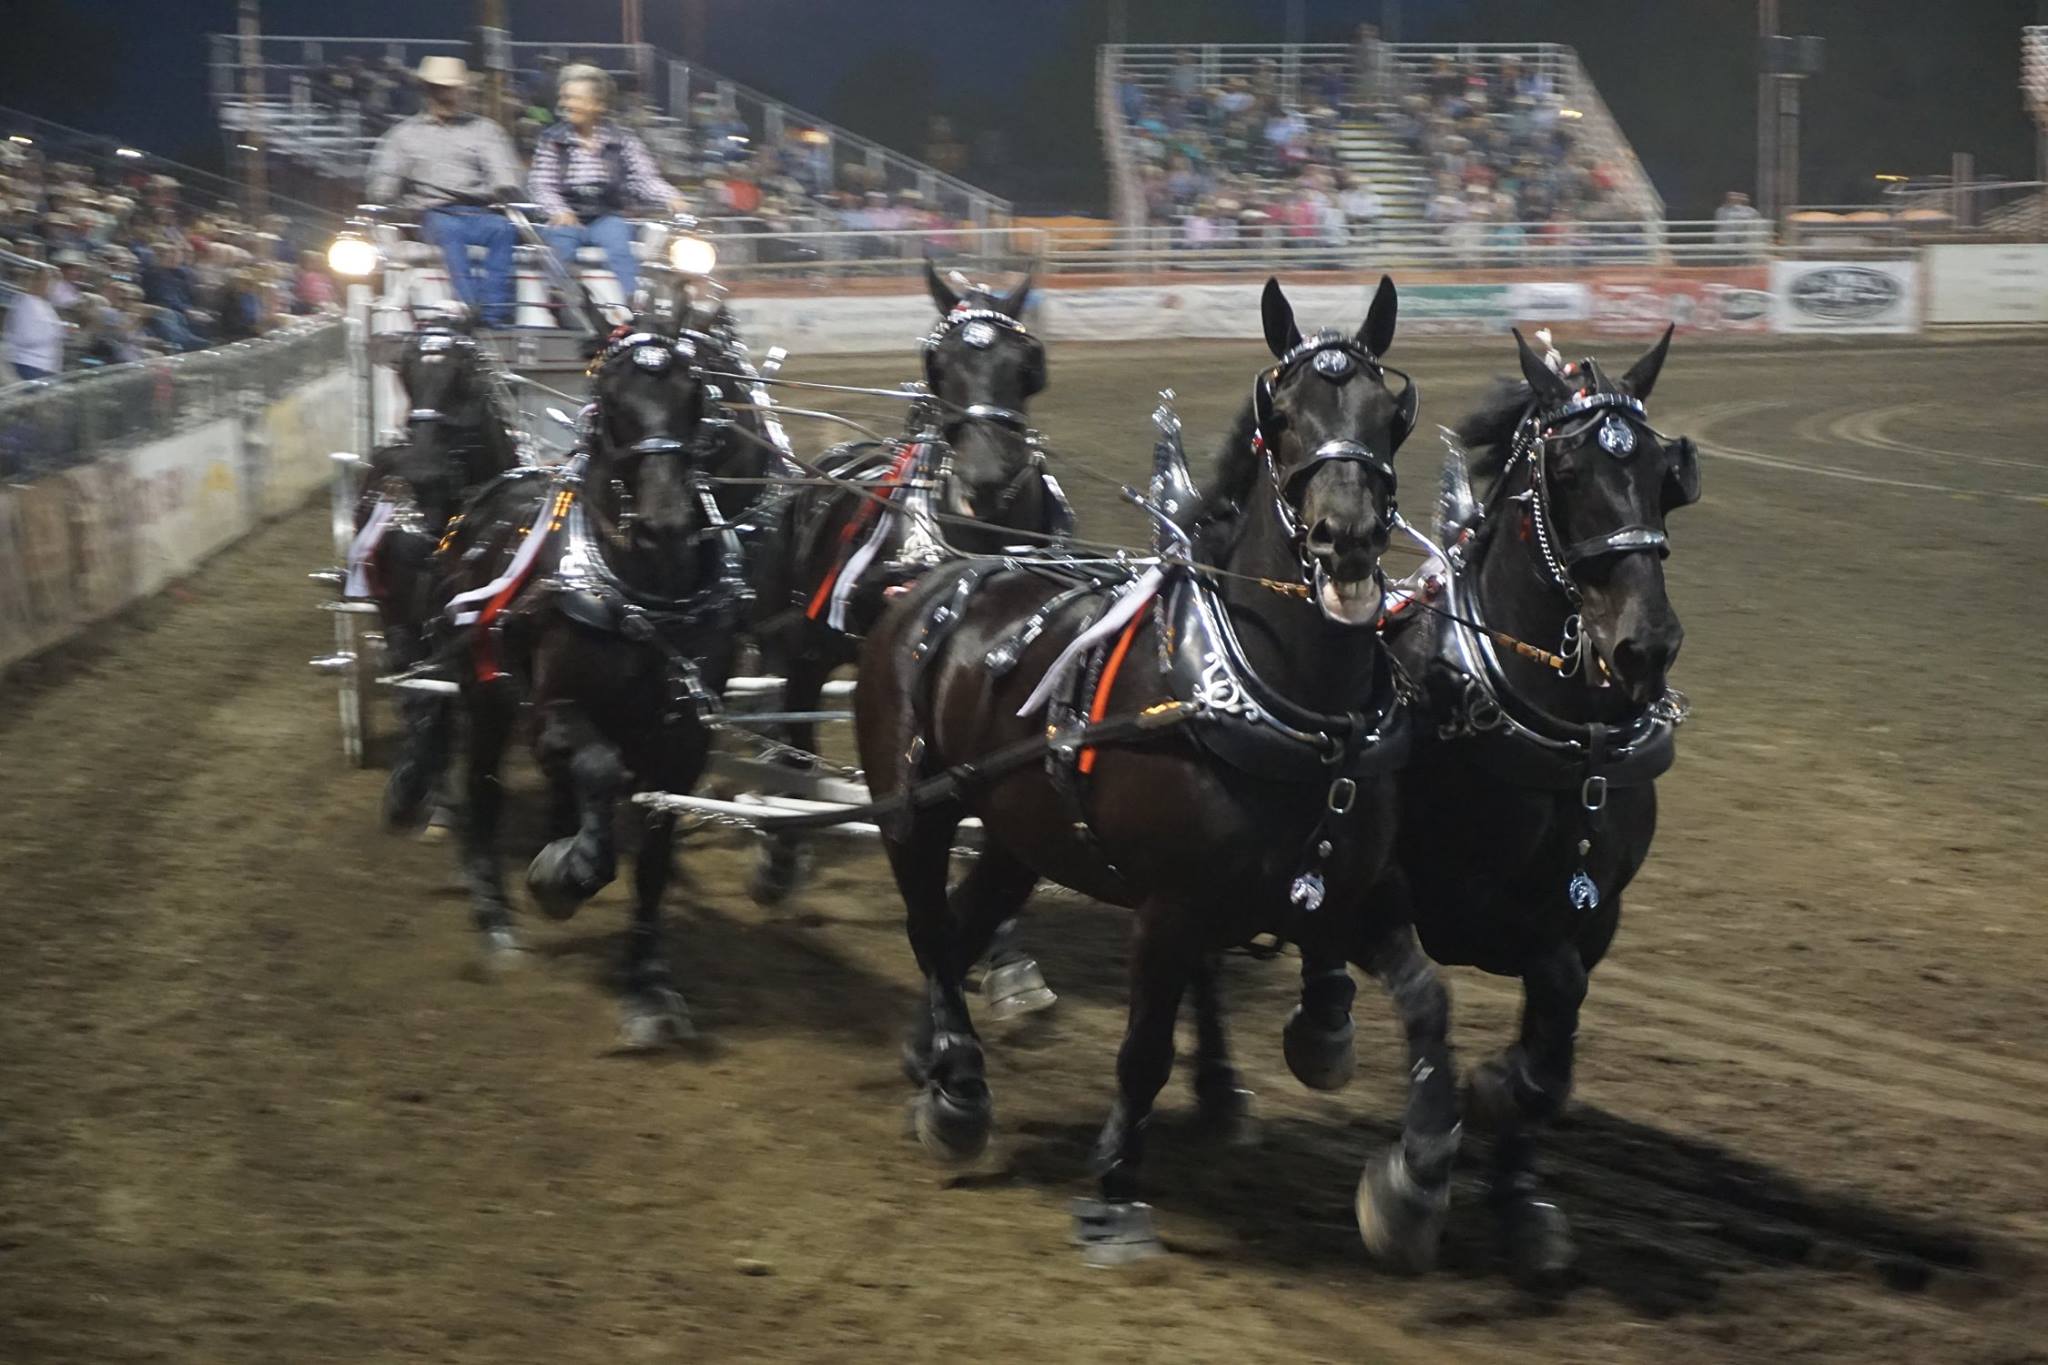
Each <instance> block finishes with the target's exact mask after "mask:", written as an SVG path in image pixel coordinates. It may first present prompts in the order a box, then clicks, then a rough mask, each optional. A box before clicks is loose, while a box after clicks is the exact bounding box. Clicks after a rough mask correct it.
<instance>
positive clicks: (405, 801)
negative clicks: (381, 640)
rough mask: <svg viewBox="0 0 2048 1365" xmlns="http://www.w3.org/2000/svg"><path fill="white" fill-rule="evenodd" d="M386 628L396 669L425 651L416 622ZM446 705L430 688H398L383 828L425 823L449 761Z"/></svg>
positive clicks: (409, 664) (401, 669)
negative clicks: (396, 741) (395, 746)
mask: <svg viewBox="0 0 2048 1365" xmlns="http://www.w3.org/2000/svg"><path fill="white" fill-rule="evenodd" d="M385 633H386V637H387V638H388V639H389V640H390V642H391V662H392V664H393V666H394V670H395V671H397V672H404V671H406V670H407V669H410V668H411V667H412V666H413V665H415V664H416V663H418V662H419V660H420V659H421V658H422V657H423V656H424V654H425V645H424V644H423V643H422V641H421V639H420V633H419V630H418V628H417V627H414V626H391V627H388V628H387V630H386V632H385ZM451 709H452V708H451V707H450V706H449V704H448V700H447V698H445V697H440V696H436V695H435V694H434V693H431V692H414V691H409V690H401V691H400V692H399V694H398V719H399V725H400V736H401V737H400V742H399V750H398V757H397V759H396V761H394V762H393V763H392V765H391V773H390V776H388V777H387V778H386V779H385V781H384V828H386V829H388V830H390V831H392V832H393V833H411V832H413V831H416V830H419V829H421V828H422V827H423V826H424V825H425V823H426V816H427V814H428V810H427V803H428V801H429V800H430V799H431V798H432V797H433V796H434V795H435V788H436V786H437V784H438V783H439V782H440V780H441V776H442V772H443V770H444V769H446V767H447V766H448V731H449V726H450V720H451V718H450V712H451Z"/></svg>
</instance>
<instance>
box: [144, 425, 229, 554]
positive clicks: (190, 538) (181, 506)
mask: <svg viewBox="0 0 2048 1365" xmlns="http://www.w3.org/2000/svg"><path fill="white" fill-rule="evenodd" d="M241 440H242V433H241V429H240V424H239V423H237V422H236V421H235V420H234V419H233V418H218V419H216V420H214V421H211V422H205V423H202V424H201V425H199V426H196V427H193V428H192V429H191V430H189V431H181V432H179V433H178V434H177V435H175V436H170V437H166V438H164V439H163V440H159V441H151V442H149V443H148V444H147V445H142V446H138V447H136V448H135V449H134V450H131V451H129V452H128V455H127V460H128V472H129V476H130V478H131V479H132V480H133V487H134V490H135V493H134V496H135V502H134V527H135V541H136V547H137V551H138V554H137V560H138V573H137V575H136V579H137V581H136V587H137V589H138V591H139V592H142V593H152V592H155V591H156V590H157V589H158V588H161V587H162V586H163V585H164V584H165V583H167V582H169V581H170V580H171V579H173V578H177V577H179V576H181V575H183V574H184V573H186V572H187V571H188V570H190V569H191V568H192V566H193V565H195V564H197V563H199V561H200V560H202V559H205V558H206V557H207V556H208V555H210V554H212V553H213V552H214V551H216V550H218V549H220V548H221V547H222V546H224V545H226V544H228V543H229V542H230V541H232V540H234V539H235V538H236V537H237V536H239V535H241V534H242V533H243V532H244V531H246V530H248V529H249V522H248V519H247V517H246V516H245V515H244V509H243V507H242V499H241V490H240V486H239V484H238V483H237V481H236V478H235V470H236V466H237V464H238V463H239V462H240V459H241Z"/></svg>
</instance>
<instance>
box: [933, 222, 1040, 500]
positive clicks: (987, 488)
mask: <svg viewBox="0 0 2048 1365" xmlns="http://www.w3.org/2000/svg"><path fill="white" fill-rule="evenodd" d="M924 272H925V283H926V284H927V285H928V286H929V287H930V289H931V295H932V302H933V303H935V304H937V305H938V308H939V315H940V316H939V322H938V325H937V326H935V327H933V328H932V330H931V332H930V334H929V335H927V336H926V337H925V340H924V377H925V384H926V386H927V387H928V388H929V389H930V390H931V391H932V393H933V395H934V396H936V397H937V398H938V399H939V401H940V402H941V403H943V404H944V405H945V408H946V415H945V418H944V420H943V421H942V422H941V424H940V429H941V431H942V432H943V433H944V435H945V437H946V441H947V443H948V444H949V445H950V446H951V447H952V449H953V461H954V466H953V467H954V473H955V476H956V477H957V478H958V480H959V488H958V491H957V494H956V502H955V506H954V508H953V509H952V510H954V511H956V512H959V513H961V514H963V515H968V516H974V517H977V518H980V519H982V520H985V521H993V522H1005V521H1006V517H1005V513H1006V512H1007V510H1008V508H1009V506H1010V505H1011V504H1012V503H1013V502H1015V501H1016V499H1017V492H1018V489H1019V488H1020V486H1021V481H1022V480H1023V479H1025V478H1026V477H1028V467H1029V465H1030V463H1031V454H1032V450H1031V446H1030V443H1029V442H1028V441H1027V440H1026V439H1025V437H1026V435H1027V432H1028V430H1029V423H1028V420H1027V419H1026V417H1025V405H1026V404H1027V403H1029V402H1030V401H1031V397H1032V395H1034V394H1036V393H1037V392H1038V391H1039V390H1041V389H1043V388H1044V387H1045V378H1046V375H1045V346H1044V344H1043V343H1041V342H1040V341H1039V340H1038V338H1037V337H1035V336H1033V335H1032V334H1031V332H1030V330H1029V329H1028V328H1027V327H1025V325H1024V323H1023V321H1022V319H1023V316H1024V309H1025V307H1026V306H1027V305H1028V304H1029V303H1030V300H1031V274H1030V272H1029V271H1027V272H1025V275H1024V278H1023V279H1022V280H1020V281H1019V282H1018V283H1017V284H1016V285H1015V286H1013V287H1012V288H1011V289H1010V290H1009V291H1008V292H1007V293H1004V294H1000V295H998V294H994V293H991V292H989V291H987V290H983V289H972V288H971V289H969V290H968V291H967V292H966V294H964V295H963V294H961V293H959V292H957V291H955V290H954V289H953V287H952V286H951V285H949V284H947V283H946V281H945V280H944V279H942V278H941V277H940V275H939V272H938V270H937V268H936V267H934V266H933V265H932V263H931V262H930V261H929V260H927V261H926V262H925V266H924Z"/></svg>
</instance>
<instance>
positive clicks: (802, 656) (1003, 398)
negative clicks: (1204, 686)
mask: <svg viewBox="0 0 2048 1365" xmlns="http://www.w3.org/2000/svg"><path fill="white" fill-rule="evenodd" d="M925 283H926V285H927V287H928V288H929V289H930V291H931V296H932V302H933V303H935V304H937V305H938V309H939V314H940V317H939V322H938V324H937V325H936V326H935V327H933V329H932V331H931V332H930V334H929V335H927V336H926V337H925V340H924V379H925V384H926V386H927V387H928V388H929V389H930V391H931V394H932V396H933V398H934V399H935V400H936V402H935V403H934V404H930V405H919V406H918V407H917V408H915V409H913V411H912V413H911V415H910V431H909V433H908V434H909V437H910V441H909V444H908V445H907V446H906V447H905V448H904V451H903V454H902V455H901V456H900V457H896V458H893V459H892V458H891V452H890V450H889V448H887V447H882V446H876V445H872V444H867V443H859V444H853V445H846V446H840V447H837V448H835V449H834V450H832V451H828V452H826V454H825V455H823V456H821V457H820V458H819V461H818V463H819V464H820V465H821V466H822V467H824V468H826V469H828V470H830V471H831V472H833V473H835V474H838V475H841V476H844V477H849V478H853V479H857V480H860V481H861V482H862V483H864V484H866V485H867V486H868V487H869V489H870V491H871V492H872V491H874V490H875V489H879V488H887V487H890V486H891V485H894V484H899V483H908V482H911V481H915V480H919V479H925V480H932V481H934V482H935V483H936V485H937V486H936V487H935V488H933V489H932V491H931V494H930V499H929V505H930V506H931V507H932V510H934V511H936V512H938V513H940V514H943V515H948V516H953V517H958V518H971V519H973V520H974V521H976V522H980V523H983V524H985V525H986V526H988V527H989V528H990V529H989V530H988V531H981V530H979V529H978V528H977V527H974V526H969V525H965V524H963V523H962V522H957V521H956V522H953V523H950V524H948V525H947V526H946V527H945V536H946V539H947V540H948V541H949V542H950V543H951V544H953V545H955V546H957V547H959V548H961V549H964V550H967V551H968V552H969V553H988V552H993V551H995V550H997V549H999V548H1001V547H1002V546H1003V545H1004V544H1006V543H1009V542H1008V541H1006V540H1005V537H1004V535H1003V532H1004V531H1008V530H1023V531H1027V532H1031V533H1033V534H1036V535H1060V534H1064V533H1066V532H1069V531H1071V529H1072V526H1073V516H1072V512H1071V510H1070V509H1069V508H1068V506H1067V504H1066V500H1065V497H1064V495H1063V494H1062V493H1061V492H1060V490H1059V486H1058V484H1057V483H1056V482H1054V481H1053V480H1052V478H1051V477H1050V475H1049V474H1048V473H1047V471H1046V467H1045V456H1044V454H1043V452H1042V451H1041V450H1040V449H1039V447H1038V443H1037V440H1036V438H1035V436H1034V434H1033V433H1032V431H1031V428H1030V423H1029V419H1028V418H1027V417H1026V414H1025V408H1026V406H1027V405H1028V404H1029V402H1030V401H1031V398H1032V396H1033V395H1035V394H1037V393H1038V392H1039V391H1040V390H1042V389H1044V388H1045V384H1046V364H1045V347H1044V344H1043V343H1041V342H1040V341H1039V340H1038V338H1037V337H1035V336H1033V335H1032V334H1031V332H1030V331H1029V330H1028V329H1027V328H1026V327H1025V326H1024V324H1023V322H1022V321H1021V319H1022V318H1023V316H1024V310H1025V308H1026V306H1027V305H1028V304H1029V302H1030V298H1031V277H1030V275H1029V274H1028V273H1027V274H1026V275H1025V277H1024V279H1023V280H1021V281H1020V282H1019V283H1018V284H1016V285H1015V286H1014V287H1013V288H1011V289H1010V290H1009V291H1008V292H1007V293H1004V294H1001V295H995V294H989V293H985V292H983V291H981V290H970V291H969V292H968V293H967V294H966V295H964V296H963V295H961V294H959V293H957V292H956V291H955V290H954V289H953V287H952V286H951V285H949V284H947V283H946V281H945V280H944V279H942V278H940V276H939V272H938V271H937V269H936V268H934V267H933V265H932V264H931V262H930V261H926V262H925ZM927 435H936V437H937V438H938V439H937V440H936V441H927V440H925V439H924V437H926V436H927ZM899 496H901V495H899ZM919 535H920V528H919V527H918V526H917V525H916V524H915V521H914V519H913V518H911V517H909V516H903V515H896V514H894V513H891V512H886V511H884V510H883V509H882V508H881V507H879V506H878V505H877V503H876V502H875V500H874V499H873V498H872V497H870V496H866V495H864V494H862V493H858V492H852V491H847V490H841V489H832V490H825V491H821V492H818V493H816V494H813V495H811V496H808V497H804V498H800V499H798V500H796V503H795V505H794V506H793V507H792V508H791V509H790V511H789V513H788V516H787V521H786V532H785V536H784V540H783V550H782V554H781V555H780V556H779V560H780V562H779V563H778V564H777V565H774V566H772V568H771V571H770V573H769V574H768V575H767V576H766V577H765V578H762V579H759V580H757V582H758V584H759V587H760V601H759V610H760V611H761V612H762V613H763V615H764V617H766V618H767V619H765V620H764V622H763V624H762V627H761V630H760V632H759V636H760V640H761V644H762V655H763V659H764V662H765V664H766V666H767V667H768V669H769V671H770V672H779V673H781V675H782V676H783V677H784V678H785V679H786V685H785V687H784V689H783V703H784V705H785V707H787V708H788V709H790V710H792V711H810V710H814V709H816V707H817V705H818V698H819V696H820V694H821V692H822V689H823V688H824V685H825V680H826V679H827V678H829V677H830V676H831V675H832V672H833V670H834V669H836V668H839V667H841V666H843V665H845V664H850V663H852V662H853V661H854V660H855V658H856V657H857V656H858V653H859V646H860V638H859V637H860V635H861V633H862V632H863V631H864V630H865V629H866V628H867V626H868V624H869V623H871V622H872V621H873V620H874V619H875V617H876V616H878V615H879V614H880V612H881V604H882V594H883V592H884V590H885V588H890V587H894V586H897V585H900V584H901V583H903V582H905V581H906V580H907V579H908V578H909V577H910V576H911V575H912V573H913V572H914V571H915V569H917V568H922V567H925V566H926V565H927V564H929V563H930V562H933V552H932V548H931V547H930V546H929V545H917V546H913V544H912V542H913V538H914V537H917V536H919ZM1014 539H1015V537H1011V538H1010V540H1012V541H1014ZM785 738H786V739H787V740H788V742H789V744H790V745H791V747H793V748H795V749H797V750H799V751H801V752H803V753H816V752H817V727H816V726H815V725H811V724H806V723H800V724H796V725H793V726H791V727H790V728H789V729H788V730H787V732H786V734H785ZM801 875H802V864H801V843H800V842H799V840H798V839H797V838H796V837H795V836H793V835H778V836H771V837H770V838H769V839H768V840H767V842H766V843H765V844H764V845H763V848H762V854H761V861H760V865H759V866H758V868H757V869H756V872H755V876H754V880H753V885H752V888H751V889H752V892H753V895H754V898H755V899H756V900H758V901H760V902H762V903H763V904H774V903H776V902H779V901H781V900H783V899H784V898H785V897H787V896H788V895H789V894H790V892H791V891H793V890H794V889H795V888H796V886H797V883H798V881H799V880H800V878H801Z"/></svg>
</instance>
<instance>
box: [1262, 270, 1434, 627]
mask: <svg viewBox="0 0 2048 1365" xmlns="http://www.w3.org/2000/svg"><path fill="white" fill-rule="evenodd" d="M1399 306H1400V305H1399V297H1398V295H1397V294H1396V292H1395V289H1394V282H1393V281H1392V280H1390V279H1388V278H1386V277H1385V276H1382V277H1381V278H1380V284H1379V290H1378V292H1377V293H1376V294H1375V295H1374V296H1373V301H1372V306H1371V308H1370V309H1369V310H1368V312H1367V314H1366V318H1365V322H1364V325H1362V326H1361V327H1360V328H1359V329H1358V332H1357V333H1356V334H1355V335H1347V334H1345V333H1343V332H1341V331H1335V330H1332V331H1324V332H1318V333H1317V334H1316V335H1314V336H1312V337H1309V338H1306V339H1304V338H1303V337H1302V334H1301V329H1300V328H1299V327H1297V326H1296V325H1295V321H1294V308H1293V305H1291V304H1290V303H1289V302H1288V301H1287V296H1286V294H1285V292H1284V291H1283V290H1282V289H1281V288H1280V282H1279V281H1278V280H1276V279H1269V280H1267V281H1266V292H1265V297H1264V300H1263V304H1262V310H1261V311H1262V315H1263V319H1264V322H1265V330H1266V345H1267V347H1268V349H1270V350H1271V351H1272V353H1273V359H1274V363H1273V364H1272V366H1270V367H1269V368H1268V369H1266V370H1264V371H1262V372H1261V373H1260V375H1259V377H1258V379H1257V381H1256V382H1255V384H1254V386H1253V396H1252V419H1253V428H1252V430H1253V438H1252V447H1253V449H1254V451H1255V452H1256V453H1257V455H1258V456H1259V457H1260V459H1261V460H1262V461H1263V464H1264V469H1265V473H1266V476H1267V480H1268V483H1269V484H1270V490H1269V491H1270V496H1271V498H1272V500H1273V505H1274V509H1275V511H1276V512H1277V513H1278V516H1279V521H1280V525H1281V526H1282V528H1283V529H1284V530H1285V532H1286V535H1287V539H1288V541H1289V542H1290V544H1291V546H1292V548H1293V550H1294V553H1295V555H1296V556H1297V557H1298V558H1299V560H1300V561H1301V566H1302V568H1303V569H1304V570H1305V571H1306V572H1307V573H1308V574H1309V576H1310V579H1311V582H1312V584H1313V586H1314V589H1315V594H1316V601H1317V603H1318V604H1319V605H1320V606H1321V607H1322V609H1323V612H1324V614H1325V615H1326V616H1328V617H1330V619H1332V620H1334V621H1338V622H1341V623H1343V624H1346V625H1367V624H1371V623H1373V622H1375V621H1377V620H1378V619H1379V613H1380V596H1381V591H1380V582H1381V581H1380V556H1381V554H1383V553H1384V552H1385V550H1386V548H1387V540H1388V537H1389V536H1390V535H1391V534H1392V531H1393V527H1394V511H1395V505H1394V452H1395V451H1397V450H1399V449H1400V447H1401V442H1403V441H1404V440H1406V439H1407V437H1408V433H1409V432H1410V431H1412V430H1413V429H1414V427H1415V411H1416V402H1417V395H1416V392H1415V386H1414V384H1413V383H1412V382H1410V381H1409V380H1408V377H1407V376H1406V375H1405V374H1402V373H1401V372H1400V371H1399V370H1390V369H1388V368H1387V366H1386V365H1385V364H1384V363H1383V362H1382V360H1381V357H1382V356H1383V355H1385V354H1386V352H1387V348H1388V347H1390V346H1391V345H1392V344H1393V341H1394V320H1395V316H1396V314H1397V312H1398V311H1399ZM1390 374H1393V375H1399V376H1400V378H1401V380H1402V384H1401V387H1400V388H1398V389H1394V388H1390V387H1388V384H1387V376H1388V375H1390Z"/></svg>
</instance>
